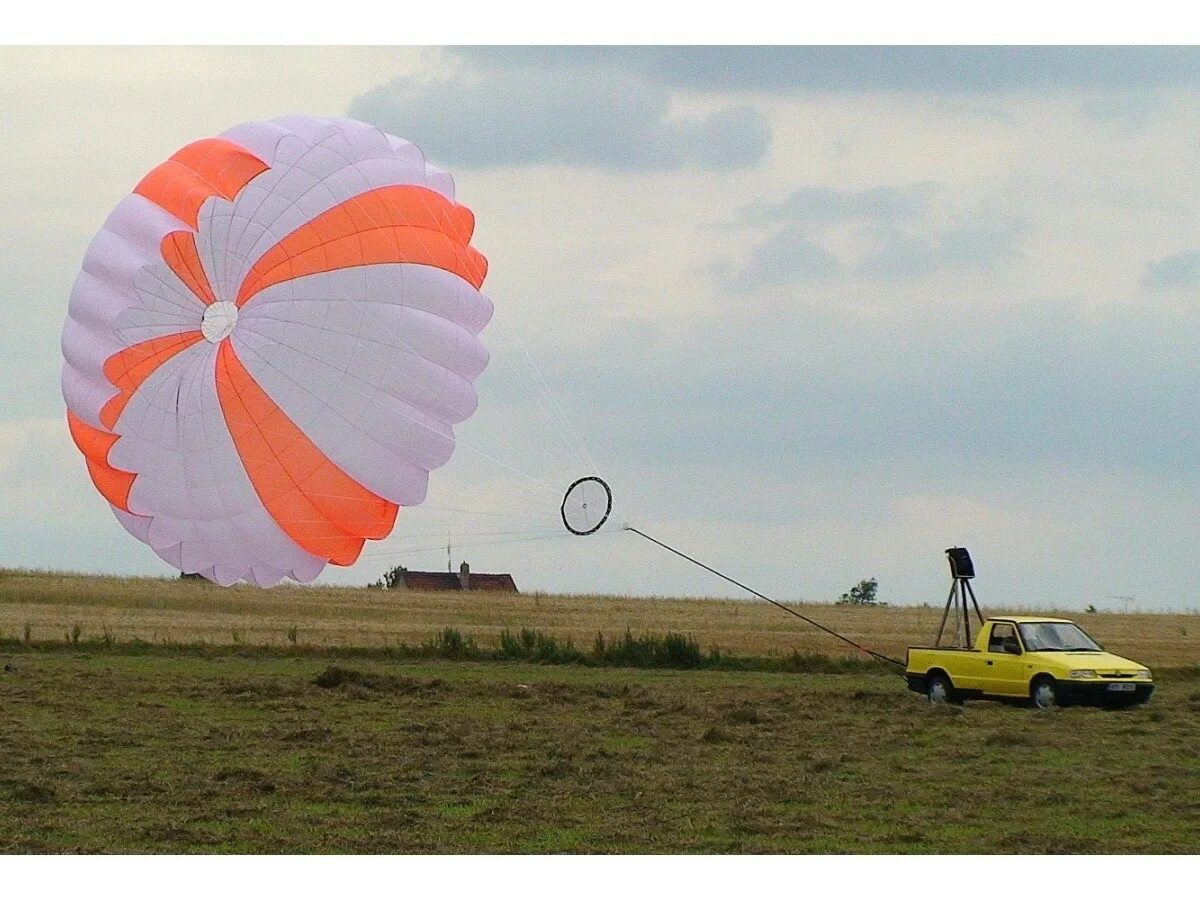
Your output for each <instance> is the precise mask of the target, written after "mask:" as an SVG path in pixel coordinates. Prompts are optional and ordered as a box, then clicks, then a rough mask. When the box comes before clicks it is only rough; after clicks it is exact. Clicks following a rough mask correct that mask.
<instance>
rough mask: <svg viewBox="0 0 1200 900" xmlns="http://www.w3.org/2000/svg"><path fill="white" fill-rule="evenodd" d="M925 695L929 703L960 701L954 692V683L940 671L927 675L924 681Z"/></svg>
mask: <svg viewBox="0 0 1200 900" xmlns="http://www.w3.org/2000/svg"><path fill="white" fill-rule="evenodd" d="M925 696H926V697H928V698H929V702H930V703H959V702H961V701H960V700H959V699H958V696H957V694H955V692H954V685H953V684H952V683H951V681H950V679H949V677H947V676H946V675H943V674H942V673H940V672H938V673H937V674H934V675H930V676H929V679H928V680H927V681H926V683H925Z"/></svg>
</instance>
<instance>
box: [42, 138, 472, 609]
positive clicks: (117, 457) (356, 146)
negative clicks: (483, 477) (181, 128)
mask: <svg viewBox="0 0 1200 900" xmlns="http://www.w3.org/2000/svg"><path fill="white" fill-rule="evenodd" d="M473 229H474V216H473V215H472V214H471V211H470V210H468V209H467V208H466V207H465V206H462V205H460V204H458V203H457V202H455V199H454V182H453V180H452V179H451V177H450V176H449V175H448V174H446V173H445V172H442V171H441V170H439V169H437V168H435V167H434V166H432V165H429V164H428V163H427V162H426V161H425V158H424V155H423V154H422V153H421V151H420V149H419V148H418V147H416V146H415V145H414V144H411V143H409V142H408V141H405V140H401V139H400V138H397V137H393V136H392V135H389V134H386V133H385V132H383V131H380V130H379V129H376V128H373V127H371V126H369V125H365V124H363V123H361V122H356V121H352V120H349V119H317V118H310V117H303V116H293V117H287V118H282V119H276V120H273V121H269V122H253V123H249V124H246V125H239V126H237V127H235V128H232V129H230V130H229V131H226V132H225V133H223V134H221V135H219V136H218V137H215V138H206V139H204V140H200V141H196V142H195V143H192V144H189V145H187V146H186V147H184V148H183V149H182V150H180V151H179V152H178V153H176V154H174V155H173V156H172V157H171V158H170V159H168V160H167V161H166V162H164V163H162V164H161V165H159V166H157V167H155V168H154V169H152V170H151V171H150V172H149V173H148V174H147V175H146V176H145V177H144V178H143V179H142V180H141V181H140V182H139V183H138V185H137V186H136V187H135V188H134V190H133V193H132V194H130V195H129V196H128V197H126V198H125V199H124V200H122V201H121V202H120V203H119V204H118V205H117V207H116V209H114V210H113V212H112V214H111V215H110V216H109V217H108V219H107V221H106V222H105V224H104V227H103V228H102V229H101V230H100V232H99V234H97V235H96V237H95V239H94V240H93V241H92V243H91V246H90V247H89V248H88V251H87V255H86V256H85V258H84V262H83V270H82V271H81V272H80V274H79V276H78V278H77V279H76V281H75V285H74V288H73V290H72V292H71V303H70V311H69V314H68V318H67V322H66V326H65V327H64V329H63V336H62V349H63V356H64V364H63V374H62V385H63V395H64V397H65V399H66V404H67V419H68V423H69V426H70V431H71V435H72V437H73V438H74V440H75V443H76V444H77V445H78V447H79V449H80V450H81V451H82V453H83V455H84V458H85V460H86V464H87V468H88V472H89V473H90V475H91V478H92V481H93V482H94V483H95V485H96V488H97V490H98V491H99V492H100V494H101V495H102V496H103V497H104V499H105V500H107V501H108V503H109V505H110V506H111V508H112V510H113V512H114V513H115V515H116V517H117V519H118V520H119V521H120V523H121V524H122V525H123V526H124V527H125V528H126V529H127V530H128V531H129V532H130V534H132V535H133V536H134V537H136V538H138V539H139V540H141V541H144V542H145V543H147V544H148V545H149V546H150V547H151V548H152V549H153V550H154V552H155V553H157V554H158V555H159V556H160V557H162V559H164V560H165V561H166V562H168V563H169V564H170V565H172V566H174V567H176V568H178V569H179V570H181V571H183V572H189V573H199V574H201V575H203V576H205V577H206V578H208V579H210V580H212V581H215V582H217V583H219V584H223V585H229V584H233V583H234V582H237V581H242V580H244V581H249V582H252V583H255V584H258V585H262V586H267V585H272V584H276V583H278V582H279V581H281V580H282V579H284V578H285V577H290V578H293V579H295V580H297V581H311V580H312V579H313V578H315V577H316V576H317V574H318V573H319V572H320V571H321V570H322V569H323V568H324V566H325V564H326V563H334V564H335V565H342V566H345V565H350V564H352V563H353V562H354V561H355V560H356V559H357V558H358V556H359V554H360V553H361V551H362V548H363V544H364V541H366V540H367V539H371V540H378V539H381V538H384V537H386V536H387V535H388V534H389V533H390V532H391V530H392V527H393V525H394V523H395V521H396V517H397V513H398V511H399V508H400V507H403V506H413V505H416V504H419V503H421V502H422V501H423V500H424V498H425V495H426V489H427V486H428V481H429V473H430V471H432V470H433V469H436V468H437V467H439V466H441V465H443V464H445V463H446V462H447V460H449V458H450V456H451V453H452V452H453V450H454V444H455V438H454V428H453V426H454V425H456V424H457V423H460V422H462V421H463V420H465V419H466V418H467V417H468V416H470V415H471V414H472V413H473V412H474V411H475V408H476V404H477V398H476V393H475V389H474V385H473V382H474V381H475V379H476V378H477V377H478V376H479V375H480V373H482V372H483V370H484V367H485V366H486V365H487V363H488V353H487V351H486V350H485V349H484V347H483V346H482V344H481V343H480V342H479V339H478V335H479V333H480V332H481V331H482V330H483V328H484V326H485V325H487V323H488V321H489V319H490V318H491V315H492V304H491V301H489V300H488V299H487V298H486V297H485V296H484V295H483V294H481V293H480V287H481V286H482V284H483V279H484V275H485V273H486V271H487V262H486V260H485V259H484V258H483V256H481V255H480V254H479V252H478V251H476V250H475V249H474V248H473V247H471V244H470V241H471V235H472V231H473Z"/></svg>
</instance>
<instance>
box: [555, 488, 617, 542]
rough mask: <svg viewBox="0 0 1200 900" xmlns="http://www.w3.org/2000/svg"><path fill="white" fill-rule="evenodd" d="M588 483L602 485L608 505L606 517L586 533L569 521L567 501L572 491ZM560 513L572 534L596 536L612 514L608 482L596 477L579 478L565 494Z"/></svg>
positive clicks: (610, 492) (602, 517) (606, 506)
mask: <svg viewBox="0 0 1200 900" xmlns="http://www.w3.org/2000/svg"><path fill="white" fill-rule="evenodd" d="M588 481H594V482H596V484H598V485H600V487H602V488H604V496H605V504H606V505H605V508H604V515H603V516H601V517H600V521H599V522H597V523H596V525H595V527H593V528H589V529H587V530H586V531H580V530H579V529H578V528H574V527H572V525H571V523H570V522H569V521H568V520H567V500H568V499H569V498H570V496H571V491H573V490H575V488H577V487H579V486H580V485H581V484H584V483H585V482H588ZM558 512H559V515H561V516H562V523H563V526H564V527H565V528H566V529H567V531H569V532H571V534H578V535H580V536H583V535H588V534H595V533H596V532H597V531H599V530H600V528H601V526H603V525H604V523H605V522H607V521H608V517H609V514H610V513H611V512H612V490H611V489H610V488H609V486H608V484H607V482H605V480H604V479H603V478H597V477H596V476H595V475H587V476H585V477H583V478H579V479H577V480H576V481H574V482H573V483H572V484H571V486H570V487H569V488H567V492H566V493H565V494H563V500H562V506H560V507H559V510H558Z"/></svg>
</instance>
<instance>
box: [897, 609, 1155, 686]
mask: <svg viewBox="0 0 1200 900" xmlns="http://www.w3.org/2000/svg"><path fill="white" fill-rule="evenodd" d="M905 675H906V677H907V678H908V687H909V689H910V690H913V691H917V692H918V693H921V694H924V695H925V696H927V697H928V698H929V700H930V701H931V702H933V703H961V702H962V701H963V700H966V699H970V698H974V697H989V698H992V699H998V700H1022V701H1025V702H1028V703H1031V704H1033V705H1034V706H1037V707H1039V708H1042V709H1046V708H1049V707H1052V706H1055V705H1060V706H1061V705H1067V704H1070V703H1089V704H1099V705H1131V704H1135V703H1145V702H1146V701H1147V700H1149V699H1150V695H1151V694H1152V693H1153V692H1154V679H1153V677H1152V676H1151V674H1150V670H1149V669H1147V668H1146V667H1145V666H1143V665H1142V664H1141V663H1136V662H1134V661H1133V660H1129V659H1124V658H1122V657H1120V656H1115V655H1113V654H1112V653H1108V652H1106V651H1105V650H1104V648H1103V647H1101V646H1100V645H1099V644H1098V643H1096V642H1095V641H1094V640H1092V638H1090V637H1089V636H1088V634H1087V633H1086V632H1085V631H1084V630H1083V629H1082V628H1080V627H1079V626H1078V625H1076V624H1075V623H1074V622H1072V621H1070V620H1069V619H1048V618H1045V617H1042V616H997V617H994V618H990V619H988V620H987V621H985V622H984V623H983V624H982V625H981V626H980V629H979V636H978V638H977V639H976V641H975V647H974V648H971V649H967V648H948V647H910V648H909V651H908V659H907V665H906V666H905Z"/></svg>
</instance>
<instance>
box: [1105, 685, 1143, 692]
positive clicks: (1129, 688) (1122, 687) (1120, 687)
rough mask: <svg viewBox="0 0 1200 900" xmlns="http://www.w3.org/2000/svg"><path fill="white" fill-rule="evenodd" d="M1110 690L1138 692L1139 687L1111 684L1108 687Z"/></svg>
mask: <svg viewBox="0 0 1200 900" xmlns="http://www.w3.org/2000/svg"><path fill="white" fill-rule="evenodd" d="M1108 689H1109V690H1110V691H1136V690H1137V685H1136V684H1110V685H1109V686H1108Z"/></svg>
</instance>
